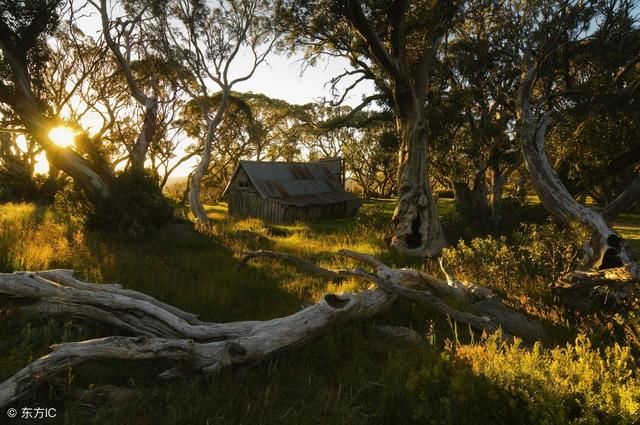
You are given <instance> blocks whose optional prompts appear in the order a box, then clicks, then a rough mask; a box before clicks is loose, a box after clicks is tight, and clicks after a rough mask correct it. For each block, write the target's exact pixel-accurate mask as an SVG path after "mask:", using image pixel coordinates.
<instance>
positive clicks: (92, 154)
mask: <svg viewBox="0 0 640 425" xmlns="http://www.w3.org/2000/svg"><path fill="white" fill-rule="evenodd" d="M65 5H66V2H65V1H63V0H36V1H30V2H15V1H9V0H3V1H1V2H0V18H1V19H0V52H1V56H0V103H1V104H2V105H4V107H5V111H6V110H9V111H10V114H11V115H12V116H13V117H15V124H16V125H17V126H19V127H21V128H24V129H25V130H26V131H27V132H28V133H29V134H30V135H31V137H33V139H34V140H35V141H36V143H37V144H38V145H39V146H40V147H41V148H42V149H43V150H44V151H45V152H46V153H47V159H48V161H49V163H50V164H52V165H53V166H54V167H56V168H57V169H60V170H62V171H64V172H65V173H66V174H67V175H69V176H71V177H72V178H73V180H74V181H75V182H76V183H77V184H78V186H79V187H80V188H81V189H83V191H84V192H85V194H86V195H88V196H89V197H90V198H92V199H94V200H100V199H106V198H108V197H109V195H110V193H111V190H110V185H111V182H112V180H113V174H112V173H110V171H109V169H108V167H106V161H105V159H104V158H103V157H102V156H101V155H100V154H99V152H96V151H95V150H93V149H92V146H91V144H90V143H86V141H87V138H86V135H81V136H80V137H78V149H79V150H81V151H82V150H83V149H84V150H86V151H88V152H89V154H88V155H87V156H86V157H85V156H83V155H81V154H80V153H78V152H76V151H75V150H73V149H68V148H63V147H59V146H56V145H55V144H54V143H53V142H52V141H51V140H50V139H49V131H50V130H51V129H52V128H53V127H55V126H56V125H58V124H59V123H60V119H59V118H58V117H57V116H56V113H55V112H54V109H55V108H52V105H51V102H50V100H49V99H48V98H47V93H46V90H45V89H44V85H45V81H44V79H43V78H42V76H43V75H44V72H43V71H44V69H45V68H46V65H47V61H48V55H49V52H50V49H49V46H48V45H47V38H48V37H49V36H50V35H52V34H53V33H54V31H55V29H56V27H57V26H58V23H59V21H60V15H61V13H62V12H63V7H64V6H65Z"/></svg>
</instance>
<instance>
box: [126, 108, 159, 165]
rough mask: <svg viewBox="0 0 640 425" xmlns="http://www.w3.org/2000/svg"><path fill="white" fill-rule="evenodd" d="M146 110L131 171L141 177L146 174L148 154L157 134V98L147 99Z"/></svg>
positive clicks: (132, 155)
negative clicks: (145, 165) (145, 164)
mask: <svg viewBox="0 0 640 425" xmlns="http://www.w3.org/2000/svg"><path fill="white" fill-rule="evenodd" d="M144 108H145V113H144V122H143V124H142V131H140V134H138V138H137V139H136V142H135V145H134V146H133V149H132V151H131V170H132V171H133V173H134V174H137V175H139V176H140V175H142V174H144V163H145V161H146V159H147V152H148V151H149V146H150V144H151V142H152V141H153V138H154V136H155V134H156V130H157V119H158V100H157V99H156V98H146V99H145V102H144Z"/></svg>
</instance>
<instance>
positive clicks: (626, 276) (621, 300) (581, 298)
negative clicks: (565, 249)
mask: <svg viewBox="0 0 640 425" xmlns="http://www.w3.org/2000/svg"><path fill="white" fill-rule="evenodd" d="M638 284H640V263H638V262H632V263H628V264H625V265H624V266H622V267H616V268H611V269H602V270H576V271H572V272H570V273H568V274H566V275H564V276H562V277H561V278H560V279H559V280H558V281H557V282H555V284H554V287H553V289H554V292H555V293H556V294H557V295H558V296H559V298H560V299H561V300H562V302H563V303H564V304H565V305H566V306H567V307H569V308H571V309H572V310H573V311H576V312H578V313H594V312H599V311H602V310H603V308H604V309H606V310H613V311H618V312H624V311H628V310H633V309H635V308H636V305H635V304H636V302H637V301H636V300H637V298H638V295H639V293H640V291H639V290H638Z"/></svg>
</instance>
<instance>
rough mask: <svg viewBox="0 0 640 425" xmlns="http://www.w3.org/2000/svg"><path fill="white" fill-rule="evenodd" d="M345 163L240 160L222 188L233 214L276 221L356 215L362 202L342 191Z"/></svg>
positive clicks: (339, 160) (331, 160) (332, 160)
mask: <svg viewBox="0 0 640 425" xmlns="http://www.w3.org/2000/svg"><path fill="white" fill-rule="evenodd" d="M343 182H344V177H343V173H342V160H341V159H340V158H335V159H330V160H322V161H318V162H262V161H260V162H258V161H240V162H239V163H238V165H237V166H236V169H235V171H234V172H233V175H232V177H231V180H230V181H229V183H228V184H227V187H226V189H225V190H224V193H223V196H224V197H226V198H227V202H228V205H229V215H231V216H233V217H259V218H262V219H263V220H265V221H269V222H273V223H287V222H292V221H297V220H316V219H326V218H339V217H352V216H354V215H356V214H357V213H358V210H359V208H360V205H361V201H360V198H358V197H357V196H356V195H354V194H353V193H350V192H347V191H346V190H345V189H344V185H343Z"/></svg>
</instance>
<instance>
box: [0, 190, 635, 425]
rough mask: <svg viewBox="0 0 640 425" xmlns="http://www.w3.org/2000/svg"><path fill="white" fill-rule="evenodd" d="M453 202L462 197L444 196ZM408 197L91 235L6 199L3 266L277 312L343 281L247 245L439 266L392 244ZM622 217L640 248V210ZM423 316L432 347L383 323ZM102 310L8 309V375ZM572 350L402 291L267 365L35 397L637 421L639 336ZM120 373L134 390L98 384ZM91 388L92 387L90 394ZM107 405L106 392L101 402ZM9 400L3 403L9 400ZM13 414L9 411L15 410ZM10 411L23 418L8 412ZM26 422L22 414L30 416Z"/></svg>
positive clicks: (205, 420) (78, 406) (79, 376)
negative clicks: (506, 339)
mask: <svg viewBox="0 0 640 425" xmlns="http://www.w3.org/2000/svg"><path fill="white" fill-rule="evenodd" d="M440 207H441V208H440V209H441V211H445V212H446V211H448V210H451V204H450V202H443V203H442V204H441V205H440ZM392 211H393V202H391V201H386V200H379V201H375V202H372V203H368V204H366V205H365V206H364V207H363V210H362V213H361V214H360V217H358V218H353V219H343V220H332V221H323V222H317V223H311V224H302V223H299V224H294V225H287V226H280V225H278V226H275V225H267V224H265V223H263V222H262V221H260V220H256V219H247V220H239V221H235V220H230V219H229V218H228V217H226V209H225V206H224V205H214V206H209V207H208V212H209V214H210V215H211V217H212V218H213V219H214V220H215V223H216V226H215V227H216V230H215V231H214V232H213V234H212V235H211V236H210V237H205V236H202V235H199V234H196V233H193V232H192V231H191V230H190V228H189V227H188V226H187V225H184V224H176V225H171V226H168V227H167V228H164V229H162V230H160V231H158V232H157V233H156V234H154V235H153V236H152V237H151V238H150V239H148V240H146V241H144V242H137V243H123V242H117V241H109V240H105V238H102V237H97V236H95V235H90V234H86V233H85V232H84V231H82V230H81V227H80V226H79V225H78V224H74V223H72V222H71V223H70V222H68V221H64V222H61V221H59V220H57V219H56V217H55V216H54V214H53V213H52V212H51V211H49V210H48V209H47V208H45V207H38V206H34V205H30V204H20V205H3V206H0V271H2V272H11V271H14V270H39V269H48V268H73V269H75V270H77V271H78V273H79V275H80V276H81V277H83V278H85V279H87V280H90V281H94V282H104V283H107V282H118V283H121V284H123V285H124V286H125V287H127V288H132V289H135V290H138V291H142V292H146V293H148V294H151V295H153V296H155V297H157V298H159V299H160V300H163V301H165V302H168V303H171V304H174V305H176V306H178V307H180V308H182V309H185V310H187V311H191V312H194V313H196V314H199V315H200V317H201V318H202V319H204V320H209V321H220V322H226V321H233V320H245V319H269V318H273V317H278V316H282V315H286V314H291V313H293V312H295V311H298V310H299V309H300V308H301V307H303V306H306V305H309V304H311V303H314V302H316V301H317V300H318V299H319V298H320V297H321V296H322V295H323V294H324V293H326V292H329V291H332V292H335V291H338V292H339V291H351V290H357V289H359V288H363V287H364V286H363V284H362V283H359V282H355V281H347V282H345V283H343V284H342V285H336V284H334V283H331V282H328V281H327V280H325V279H321V278H318V277H314V276H309V275H308V274H304V273H301V272H298V271H296V270H295V269H292V268H291V267H287V266H283V265H281V264H277V263H272V262H255V263H252V265H251V266H250V267H248V268H244V269H238V268H237V264H238V260H239V258H240V256H241V253H242V252H244V251H247V250H253V249H272V250H278V251H284V252H288V253H292V254H296V255H299V256H302V257H304V258H306V259H309V260H311V261H314V262H316V263H318V264H320V265H323V266H326V267H342V266H345V265H349V263H346V262H345V260H343V259H340V258H339V257H336V255H335V253H336V251H338V250H339V249H341V248H350V249H355V250H358V251H362V252H366V253H370V254H373V255H376V256H379V257H381V258H382V259H383V260H384V261H385V262H387V263H388V264H389V265H396V266H403V265H411V266H414V267H420V268H425V269H426V270H429V271H435V270H436V268H435V267H434V266H433V265H432V264H422V263H421V262H419V261H417V260H415V259H406V258H402V257H399V256H397V255H396V254H393V253H390V252H389V251H388V250H387V247H386V244H385V242H384V239H385V236H386V233H385V226H387V223H388V222H389V218H390V216H391V213H392ZM616 228H617V229H618V230H619V231H620V232H621V234H622V235H623V236H625V237H626V238H627V239H628V240H629V241H630V242H631V243H633V244H634V246H635V247H636V250H637V251H638V252H640V217H638V216H637V215H635V216H634V215H625V216H623V217H621V219H620V220H619V222H618V223H616ZM377 323H384V324H399V325H403V326H409V327H411V328H413V329H415V330H416V331H418V332H419V333H420V334H422V335H424V336H425V341H426V345H425V346H424V347H422V346H416V345H414V344H411V343H408V342H402V341H396V340H388V339H385V338H384V337H383V336H381V335H379V334H378V333H376V331H375V330H374V328H373V326H372V325H373V324H377ZM109 334H110V330H109V329H106V328H103V327H101V326H97V325H95V324H81V323H78V322H75V321H70V320H53V319H39V320H26V318H24V317H20V316H19V315H9V316H8V317H2V316H0V380H3V379H6V378H7V377H9V376H11V375H12V374H13V373H15V372H16V371H17V370H18V369H19V368H21V367H24V366H25V365H27V364H28V363H29V362H30V361H32V360H33V359H35V358H37V357H39V356H41V355H44V354H46V353H48V352H49V348H48V347H49V345H51V344H53V343H59V342H64V341H75V340H81V339H88V338H94V337H99V336H105V335H109ZM557 342H559V343H560V346H561V348H557V349H551V348H552V347H550V346H549V348H544V349H543V348H542V347H538V348H536V349H534V350H533V351H532V350H528V349H523V348H522V347H520V346H508V345H504V344H503V343H501V342H499V341H497V340H495V339H491V340H482V341H480V340H479V336H477V335H476V336H475V340H472V336H471V335H470V333H469V331H468V330H466V329H458V328H457V327H456V326H453V325H451V324H450V323H449V322H448V321H447V320H446V318H442V317H438V316H436V315H434V314H432V313H431V312H429V311H427V310H425V309H424V308H422V307H420V306H418V305H414V304H412V303H408V302H399V303H398V304H397V305H396V306H394V308H392V309H391V310H390V311H389V312H387V313H385V314H383V315H381V316H379V317H377V318H375V319H372V320H369V321H363V322H359V323H354V324H350V325H347V326H344V327H342V328H340V329H336V330H334V331H332V332H330V333H327V334H326V335H325V336H324V337H322V338H320V339H318V340H316V341H311V342H309V343H308V344H306V345H304V346H302V347H300V348H299V349H296V350H293V351H290V352H287V353H283V354H282V355H279V356H277V357H274V358H273V359H271V360H269V361H267V362H264V363H262V364H260V365H257V366H255V367H247V368H242V369H237V370H228V371H225V372H224V373H222V374H221V375H220V376H216V377H209V378H194V379H187V380H178V381H169V382H160V381H158V380H157V378H155V376H156V375H157V373H158V372H160V371H162V370H164V369H163V366H166V365H164V364H162V362H150V363H124V364H123V363H122V362H114V363H107V364H104V365H101V366H100V367H98V366H97V365H95V364H94V365H88V366H86V367H81V368H79V369H76V370H70V371H69V373H68V374H67V376H63V377H61V378H60V380H59V381H56V382H54V383H51V384H52V385H49V386H47V385H45V386H43V389H42V391H41V392H40V393H38V394H34V397H33V399H32V400H28V401H27V403H29V405H34V406H36V405H47V406H53V407H56V408H57V409H58V411H59V412H61V413H60V417H59V418H58V422H59V423H65V424H84V423H95V424H118V425H120V424H189V425H192V424H405V423H406V424H410V423H420V424H422V423H424V424H432V423H435V424H440V423H443V424H490V423H505V424H512V423H532V424H534V423H535V424H537V423H549V424H552V423H558V424H562V423H569V422H572V421H574V423H598V422H601V423H633V422H634V421H636V420H640V383H639V382H638V379H637V376H636V372H635V366H634V360H633V356H632V352H631V351H630V349H629V348H628V347H625V346H622V345H620V346H618V345H612V346H611V347H609V348H606V349H605V347H601V349H600V348H598V347H593V346H591V345H590V344H589V342H588V341H587V340H586V339H585V338H583V337H581V339H579V340H578V341H573V339H571V340H570V341H568V342H569V343H570V345H566V344H565V341H557ZM108 384H111V385H115V386H117V387H119V388H121V389H123V388H124V390H121V391H120V392H121V393H124V394H126V397H123V398H122V399H117V398H116V399H109V397H106V396H103V399H102V401H101V402H100V403H95V401H94V399H93V398H90V396H89V392H87V390H90V389H92V388H93V389H95V388H103V387H104V386H105V385H108ZM88 397H89V398H88ZM96 404H97V406H95V407H94V406H93V405H96ZM0 413H3V412H0ZM3 420H5V418H4V416H1V419H0V423H4V422H2V421H3ZM9 423H11V422H9ZM16 423H17V422H16Z"/></svg>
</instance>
